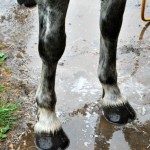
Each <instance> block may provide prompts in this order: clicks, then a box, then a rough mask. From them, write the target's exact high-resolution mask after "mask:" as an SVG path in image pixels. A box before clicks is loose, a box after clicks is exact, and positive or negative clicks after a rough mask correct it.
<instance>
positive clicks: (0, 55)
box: [0, 51, 8, 63]
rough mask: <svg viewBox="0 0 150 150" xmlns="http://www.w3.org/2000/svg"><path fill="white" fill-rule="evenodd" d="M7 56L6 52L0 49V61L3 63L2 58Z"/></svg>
mask: <svg viewBox="0 0 150 150" xmlns="http://www.w3.org/2000/svg"><path fill="white" fill-rule="evenodd" d="M7 57H8V55H7V54H5V53H3V52H2V51H0V63H3V62H4V60H5V59H6V58H7Z"/></svg>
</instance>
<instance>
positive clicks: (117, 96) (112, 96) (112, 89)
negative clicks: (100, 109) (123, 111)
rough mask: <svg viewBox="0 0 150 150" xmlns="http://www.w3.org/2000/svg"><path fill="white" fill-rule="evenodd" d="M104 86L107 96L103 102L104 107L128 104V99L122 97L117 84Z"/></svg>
mask: <svg viewBox="0 0 150 150" xmlns="http://www.w3.org/2000/svg"><path fill="white" fill-rule="evenodd" d="M102 86H103V89H104V91H105V95H104V98H103V102H102V103H103V106H116V105H123V104H125V103H126V102H127V100H126V98H124V97H122V95H121V93H120V90H119V88H118V86H117V84H115V85H106V84H102Z"/></svg>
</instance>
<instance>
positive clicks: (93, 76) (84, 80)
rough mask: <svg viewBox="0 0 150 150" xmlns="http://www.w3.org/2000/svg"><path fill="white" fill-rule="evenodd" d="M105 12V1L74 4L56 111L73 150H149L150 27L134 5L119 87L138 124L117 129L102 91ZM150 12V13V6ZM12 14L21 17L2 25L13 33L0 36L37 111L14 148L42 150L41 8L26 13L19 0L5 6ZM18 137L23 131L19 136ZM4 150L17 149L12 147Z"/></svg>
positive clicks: (122, 44) (126, 26) (127, 18)
mask: <svg viewBox="0 0 150 150" xmlns="http://www.w3.org/2000/svg"><path fill="white" fill-rule="evenodd" d="M0 3H2V2H0ZM99 6H100V2H99V0H94V1H93V0H82V1H80V0H76V1H75V0H71V2H70V6H69V10H68V14H67V21H66V26H67V27H66V28H67V29H66V31H67V47H66V50H65V53H64V55H63V57H62V58H61V60H60V62H59V64H58V70H57V77H56V94H57V98H58V102H57V108H56V111H57V115H58V116H59V118H60V120H61V121H62V123H63V128H64V130H65V131H66V133H67V135H68V137H69V138H70V146H69V148H68V150H149V149H150V24H149V23H146V22H143V21H142V20H141V19H140V9H141V1H140V0H137V1H136V2H135V1H133V0H131V1H128V2H127V7H126V11H125V14H124V21H123V26H122V30H121V33H120V38H119V43H118V56H117V68H118V82H119V86H120V89H121V91H122V93H123V94H124V96H126V97H127V99H128V100H129V101H130V103H131V105H132V106H133V107H134V109H135V110H136V112H137V119H136V120H135V121H134V122H133V123H131V124H127V125H125V126H120V127H118V126H114V125H111V124H110V123H108V122H107V121H106V120H105V119H104V118H103V116H102V114H101V105H100V100H101V94H102V89H101V85H100V83H99V81H98V78H97V66H98V59H99V10H100V7H99ZM4 7H7V9H6V8H4ZM2 10H3V11H2ZM146 10H147V12H150V4H148V5H147V7H146ZM13 13H14V14H13ZM24 13H26V15H24ZM9 14H11V15H12V16H15V17H12V18H11V19H10V20H9V18H8V19H5V18H4V19H3V22H2V23H1V24H2V25H7V27H5V28H4V27H3V28H2V31H1V32H2V33H0V35H1V37H2V36H3V37H5V41H6V42H7V41H10V43H13V44H14V45H15V47H13V48H14V55H15V56H16V55H17V54H18V53H19V54H20V55H19V54H18V55H17V56H19V59H18V58H15V57H13V56H12V58H13V61H12V62H11V63H10V65H13V66H14V70H17V71H14V74H15V78H17V80H19V81H20V80H21V81H22V82H25V83H26V84H25V87H26V88H27V94H28V96H27V97H26V98H25V100H26V101H27V103H29V104H30V107H31V109H29V112H28V113H30V114H32V115H31V116H32V118H31V117H29V118H28V119H26V121H25V124H26V128H24V132H23V134H20V135H18V140H17V141H15V142H14V143H13V148H14V149H15V150H36V147H35V144H34V133H33V126H34V123H35V121H36V117H35V104H34V94H35V89H36V87H37V85H38V81H39V77H40V70H41V60H40V58H39V56H38V51H37V47H38V15H37V8H33V9H26V8H25V7H23V6H22V7H20V6H18V5H17V3H16V2H15V0H13V1H10V0H7V1H5V2H4V3H3V4H2V5H1V6H0V15H1V16H8V17H9ZM147 14H148V13H147ZM21 16H23V17H21ZM6 18H7V17H6ZM12 25H13V26H12ZM14 25H15V26H14ZM12 35H15V36H12ZM1 37H0V38H1ZM20 50H21V51H20ZM14 58H15V59H14ZM16 68H19V71H18V69H16ZM29 87H30V88H29ZM33 89H34V90H33ZM32 90H33V91H32ZM31 91H32V94H31ZM32 103H33V106H32ZM28 106H29V105H27V106H26V105H25V107H28ZM24 110H26V108H24ZM25 112H26V111H25ZM22 124H23V122H21V123H20V125H19V126H22ZM16 132H18V128H16V130H15V131H14V132H13V134H15V133H16ZM3 149H4V150H5V149H6V150H7V149H11V148H9V141H8V142H6V144H5V147H4V148H3Z"/></svg>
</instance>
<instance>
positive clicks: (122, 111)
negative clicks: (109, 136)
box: [103, 102, 136, 125]
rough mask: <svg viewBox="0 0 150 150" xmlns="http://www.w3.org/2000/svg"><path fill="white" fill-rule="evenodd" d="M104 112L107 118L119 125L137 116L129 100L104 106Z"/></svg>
mask: <svg viewBox="0 0 150 150" xmlns="http://www.w3.org/2000/svg"><path fill="white" fill-rule="evenodd" d="M103 113H104V117H105V118H106V120H108V121H109V122H111V123H113V124H117V125H124V124H126V123H129V122H132V121H133V120H134V119H135V118H136V113H135V111H134V109H133V108H132V106H131V105H130V104H129V103H128V102H126V103H124V104H122V105H116V106H114V105H113V106H104V107H103Z"/></svg>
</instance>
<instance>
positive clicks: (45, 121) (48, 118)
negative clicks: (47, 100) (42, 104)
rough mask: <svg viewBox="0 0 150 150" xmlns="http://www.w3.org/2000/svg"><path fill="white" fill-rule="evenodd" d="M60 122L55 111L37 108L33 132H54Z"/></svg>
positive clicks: (58, 128) (59, 127)
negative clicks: (36, 119) (37, 114)
mask: <svg viewBox="0 0 150 150" xmlns="http://www.w3.org/2000/svg"><path fill="white" fill-rule="evenodd" d="M61 127H62V126H61V123H60V121H59V119H58V117H57V116H56V113H55V112H52V111H49V110H47V109H44V108H39V121H38V122H37V123H36V124H35V127H34V131H35V133H42V132H44V133H54V132H55V131H58V130H60V129H61Z"/></svg>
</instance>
